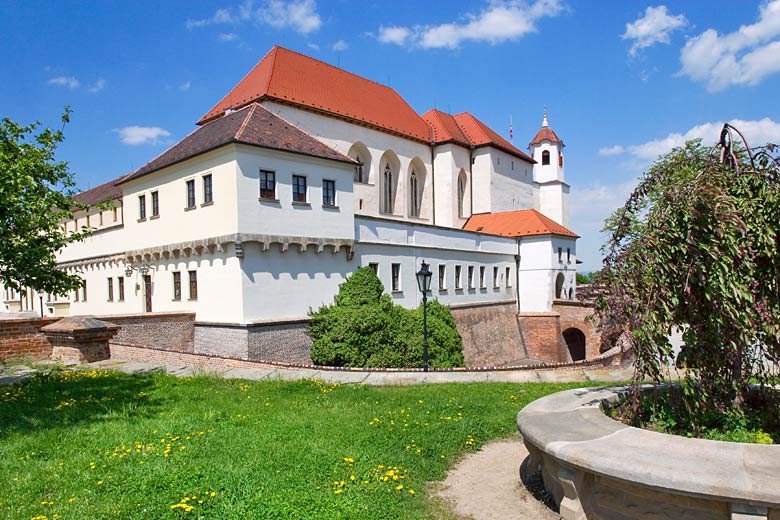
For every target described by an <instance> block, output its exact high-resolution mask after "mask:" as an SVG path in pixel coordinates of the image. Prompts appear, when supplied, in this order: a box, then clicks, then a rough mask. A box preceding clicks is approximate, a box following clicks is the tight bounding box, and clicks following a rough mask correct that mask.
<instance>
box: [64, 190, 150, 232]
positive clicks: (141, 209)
mask: <svg viewBox="0 0 780 520" xmlns="http://www.w3.org/2000/svg"><path fill="white" fill-rule="evenodd" d="M138 220H146V195H139V196H138ZM76 227H77V229H78V226H76Z"/></svg>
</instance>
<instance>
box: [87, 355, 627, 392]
mask: <svg viewBox="0 0 780 520" xmlns="http://www.w3.org/2000/svg"><path fill="white" fill-rule="evenodd" d="M89 366H92V367H98V368H104V369H111V370H119V371H121V372H125V373H129V374H135V373H148V372H152V371H155V370H165V371H166V372H167V373H169V374H172V375H174V376H179V377H187V376H191V375H194V374H203V373H208V374H213V375H217V376H220V377H224V378H226V379H249V380H254V381H261V380H288V381H293V380H299V379H319V380H321V381H326V382H329V383H363V384H367V385H380V386H381V385H415V384H420V383H478V382H481V383H565V382H580V381H581V382H587V381H604V382H620V381H629V380H630V379H631V377H632V376H633V369H630V368H617V367H615V368H607V369H604V368H577V369H570V368H560V369H547V370H527V369H526V370H516V371H514V370H496V371H480V372H428V373H425V372H374V371H365V372H362V371H353V370H349V371H343V372H341V371H335V370H316V369H294V368H289V369H286V368H233V369H229V370H221V371H215V370H206V369H203V368H201V367H193V366H187V365H161V364H154V363H142V362H138V361H122V360H114V359H110V360H107V361H98V362H97V363H92V364H90V365H89Z"/></svg>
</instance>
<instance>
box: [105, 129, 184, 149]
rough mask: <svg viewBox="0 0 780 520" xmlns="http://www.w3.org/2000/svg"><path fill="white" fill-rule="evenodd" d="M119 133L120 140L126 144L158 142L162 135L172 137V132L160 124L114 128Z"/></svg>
mask: <svg viewBox="0 0 780 520" xmlns="http://www.w3.org/2000/svg"><path fill="white" fill-rule="evenodd" d="M113 131H114V132H116V133H117V134H119V140H120V141H122V142H123V143H124V144H129V145H133V146H135V145H140V144H157V143H158V142H159V140H160V138H162V137H170V135H171V133H170V132H169V131H168V130H166V129H164V128H160V127H159V126H125V127H123V128H115V129H114V130H113Z"/></svg>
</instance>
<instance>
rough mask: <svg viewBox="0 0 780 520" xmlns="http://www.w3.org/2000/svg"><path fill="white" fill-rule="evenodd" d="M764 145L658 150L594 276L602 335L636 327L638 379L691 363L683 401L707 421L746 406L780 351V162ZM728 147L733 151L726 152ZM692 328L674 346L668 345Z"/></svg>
mask: <svg viewBox="0 0 780 520" xmlns="http://www.w3.org/2000/svg"><path fill="white" fill-rule="evenodd" d="M775 153H776V149H775V148H774V147H772V146H768V147H766V149H763V151H762V152H760V153H758V155H756V161H755V164H752V162H751V159H750V157H749V156H748V151H747V150H742V151H741V152H737V153H734V155H733V157H734V160H735V165H733V166H729V165H726V164H723V163H721V162H720V161H718V160H717V159H716V158H714V157H713V156H712V152H711V151H709V150H708V149H706V148H705V147H703V146H702V145H701V143H700V142H698V141H692V142H688V143H687V144H686V145H685V147H683V148H678V149H675V150H673V151H672V152H671V153H669V154H667V155H665V156H663V157H662V158H660V159H659V160H658V161H657V162H656V163H654V164H653V165H652V167H651V168H650V169H649V170H648V171H647V173H646V174H645V175H644V177H643V178H642V179H641V181H640V183H639V185H638V186H637V188H636V190H635V191H634V193H633V194H632V195H631V196H630V198H629V200H628V202H627V203H626V204H625V206H624V207H623V208H621V209H619V210H618V211H616V212H615V213H614V214H613V215H612V217H610V219H609V220H608V221H607V225H606V230H608V231H610V232H611V233H612V239H611V241H610V242H609V243H608V244H607V245H606V246H605V250H606V253H607V256H606V258H605V260H604V269H603V270H602V271H601V272H600V273H599V275H598V276H597V279H596V282H597V283H600V284H603V285H604V286H605V287H606V289H605V292H604V293H603V294H601V295H600V297H599V299H598V301H597V313H598V316H599V320H600V323H601V328H602V337H603V338H604V339H605V340H606V341H607V342H614V341H615V340H616V339H617V338H618V337H619V336H621V335H623V334H624V333H625V332H626V331H627V332H629V333H630V337H629V338H628V339H629V341H630V343H631V344H632V346H633V349H634V351H635V354H636V356H637V365H636V366H637V379H638V380H639V379H643V378H650V379H653V380H655V381H660V380H661V379H662V377H663V372H664V368H665V367H666V366H668V365H669V364H670V363H676V364H677V366H679V367H681V368H684V369H685V371H684V381H683V402H684V403H685V405H686V407H687V411H688V413H689V414H690V415H691V416H692V417H693V418H694V419H695V421H694V427H695V428H697V429H700V428H701V427H702V425H703V423H704V420H703V418H704V417H706V415H707V414H710V413H720V412H722V411H723V410H728V409H735V410H739V409H740V407H741V405H742V401H743V400H744V398H745V396H746V395H747V392H748V390H749V383H750V380H751V378H752V377H755V378H756V381H757V382H758V383H759V384H762V385H763V384H765V383H766V382H767V381H768V378H769V377H770V371H771V366H772V364H773V363H776V362H777V360H778V359H780V220H779V219H778V215H780V170H779V169H778V166H777V163H776V162H775V159H774V158H773V154H775ZM728 155H730V154H728ZM675 328H677V329H679V330H681V331H682V340H683V346H682V348H681V351H680V353H679V355H676V354H675V351H674V350H673V348H672V345H671V344H670V342H669V335H670V333H671V332H672V330H673V329H675Z"/></svg>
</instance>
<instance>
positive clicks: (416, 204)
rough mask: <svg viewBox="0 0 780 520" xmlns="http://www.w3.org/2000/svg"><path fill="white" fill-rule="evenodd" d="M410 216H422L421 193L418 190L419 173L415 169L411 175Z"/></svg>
mask: <svg viewBox="0 0 780 520" xmlns="http://www.w3.org/2000/svg"><path fill="white" fill-rule="evenodd" d="M409 216H410V217H419V216H420V193H419V192H418V191H417V175H416V174H415V173H414V170H412V174H411V175H410V176H409Z"/></svg>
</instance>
